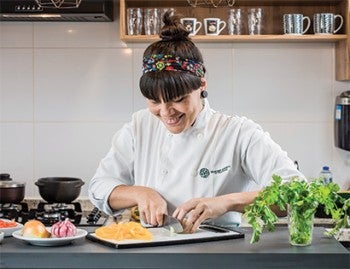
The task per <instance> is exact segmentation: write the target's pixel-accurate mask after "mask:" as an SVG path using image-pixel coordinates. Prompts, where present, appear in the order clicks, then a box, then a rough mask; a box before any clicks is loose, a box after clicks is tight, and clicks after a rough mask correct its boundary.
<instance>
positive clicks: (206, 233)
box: [87, 225, 244, 248]
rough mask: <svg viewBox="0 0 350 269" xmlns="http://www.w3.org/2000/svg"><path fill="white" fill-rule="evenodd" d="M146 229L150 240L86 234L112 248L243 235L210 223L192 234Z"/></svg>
mask: <svg viewBox="0 0 350 269" xmlns="http://www.w3.org/2000/svg"><path fill="white" fill-rule="evenodd" d="M209 229H210V230H209ZM148 230H149V231H150V232H151V233H152V234H153V239H152V240H151V241H146V240H134V239H127V240H122V241H118V240H107V239H100V238H98V237H97V236H96V234H95V233H90V234H88V235H87V239H89V240H91V241H94V242H98V243H101V244H103V245H106V246H109V247H113V248H135V247H151V246H164V245H176V244H189V243H196V242H207V241H218V240H225V239H235V238H243V237H244V234H243V233H240V232H238V231H234V230H228V229H225V228H221V227H220V228H218V227H216V226H212V225H202V226H201V227H200V228H199V229H198V231H197V232H195V233H192V234H176V233H171V232H170V231H169V230H167V229H165V228H161V227H160V228H149V229H148Z"/></svg>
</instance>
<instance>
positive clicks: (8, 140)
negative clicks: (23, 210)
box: [0, 123, 34, 196]
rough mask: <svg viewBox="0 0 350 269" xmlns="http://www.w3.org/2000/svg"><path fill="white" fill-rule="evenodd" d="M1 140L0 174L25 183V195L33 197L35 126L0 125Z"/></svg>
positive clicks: (28, 124)
mask: <svg viewBox="0 0 350 269" xmlns="http://www.w3.org/2000/svg"><path fill="white" fill-rule="evenodd" d="M0 139H1V140H0V147H1V149H0V160H1V161H0V172H1V173H8V174H10V175H11V178H12V179H13V180H14V181H17V182H21V183H25V184H26V186H25V194H26V195H27V196H31V195H32V194H33V190H34V186H33V184H32V180H33V124H31V123H0Z"/></svg>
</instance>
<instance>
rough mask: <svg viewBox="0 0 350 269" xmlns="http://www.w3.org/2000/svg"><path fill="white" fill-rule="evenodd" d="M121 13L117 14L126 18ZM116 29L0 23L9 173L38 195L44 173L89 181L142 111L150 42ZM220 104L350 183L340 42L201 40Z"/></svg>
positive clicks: (1, 166)
mask: <svg viewBox="0 0 350 269" xmlns="http://www.w3.org/2000/svg"><path fill="white" fill-rule="evenodd" d="M117 12H118V11H117V10H116V14H117ZM116 17H117V18H116V20H115V21H114V22H111V23H77V22H74V23H69V22H56V23H55V22H47V23H46V22H40V23H39V22H36V23H31V22H0V172H2V173H4V172H8V173H10V174H11V175H12V177H13V178H14V180H16V181H21V182H26V184H27V185H26V197H27V198H39V197H40V196H39V193H38V189H37V187H36V186H35V185H34V182H35V181H36V180H37V179H38V178H40V177H47V176H74V177H80V178H82V179H83V180H84V181H86V184H85V185H84V186H83V189H82V194H81V197H86V196H87V185H88V181H89V179H90V178H91V177H92V175H93V174H94V172H95V169H96V167H97V165H98V162H99V160H100V159H101V158H102V157H103V156H104V155H105V153H106V152H107V150H108V149H109V145H110V139H111V137H112V135H113V134H114V132H115V131H117V130H118V129H119V128H120V127H121V126H122V124H123V123H125V122H127V121H129V120H130V116H131V114H132V112H133V111H136V110H138V109H140V108H143V107H145V103H144V100H143V97H142V96H141V94H140V93H139V89H138V79H139V76H140V73H141V72H140V71H141V55H142V52H143V50H144V49H145V48H146V46H147V45H148V44H134V45H132V44H125V43H123V42H121V41H120V39H119V19H118V16H116ZM198 46H199V47H200V48H201V49H202V52H203V54H204V57H205V60H206V66H207V70H208V73H207V79H208V91H209V101H210V103H211V106H212V107H213V108H215V109H216V110H220V111H222V112H225V113H229V114H233V113H234V114H239V115H244V116H247V117H250V118H252V119H254V120H255V121H257V122H258V123H260V124H261V125H262V126H263V127H264V128H265V129H266V130H267V131H268V132H270V134H271V136H272V137H273V138H274V139H275V140H276V141H277V142H278V143H280V144H281V146H282V147H283V148H284V149H285V150H286V151H287V152H288V153H289V155H290V157H291V158H292V159H296V160H298V161H299V164H300V167H301V170H302V171H303V172H304V173H305V175H306V176H307V177H316V176H317V175H318V173H319V171H320V169H321V166H322V165H325V164H327V165H330V166H331V167H332V169H333V172H334V176H335V181H336V182H338V183H340V185H341V186H342V187H343V188H348V187H349V186H350V152H346V151H342V150H339V149H336V148H334V146H333V107H334V100H335V96H336V95H338V94H339V93H340V92H342V91H345V90H350V82H338V81H335V79H334V44H332V43H311V44H307V43H305V44H302V43H297V44H286V43H283V44H282V43H281V44H280V43H269V44H262V43H258V44H216V43H213V44H198Z"/></svg>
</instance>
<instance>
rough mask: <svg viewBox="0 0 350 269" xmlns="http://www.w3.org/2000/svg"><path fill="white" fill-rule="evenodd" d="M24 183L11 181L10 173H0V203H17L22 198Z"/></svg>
mask: <svg viewBox="0 0 350 269" xmlns="http://www.w3.org/2000/svg"><path fill="white" fill-rule="evenodd" d="M24 192H25V184H24V183H20V182H15V181H12V178H11V177H10V174H0V204H8V203H11V204H18V203H20V202H22V200H23V199H24Z"/></svg>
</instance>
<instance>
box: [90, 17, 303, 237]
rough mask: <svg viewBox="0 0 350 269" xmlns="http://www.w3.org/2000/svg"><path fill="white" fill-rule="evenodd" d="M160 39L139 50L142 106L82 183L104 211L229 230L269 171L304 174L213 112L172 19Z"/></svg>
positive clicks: (200, 71)
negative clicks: (144, 106)
mask: <svg viewBox="0 0 350 269" xmlns="http://www.w3.org/2000/svg"><path fill="white" fill-rule="evenodd" d="M163 21H164V24H165V26H164V27H163V28H162V31H161V34H160V37H161V40H160V41H156V42H154V43H153V44H151V45H150V46H149V47H148V48H147V49H146V50H145V52H144V57H143V75H142V77H141V78H140V89H141V92H142V94H143V96H144V97H145V98H146V100H147V107H148V108H147V109H144V110H140V111H138V112H136V113H135V114H134V115H133V116H132V119H131V121H130V122H129V123H127V124H125V125H124V126H123V127H122V128H121V129H120V130H119V131H118V132H117V133H116V134H115V135H114V137H113V139H112V146H111V149H110V150H109V152H108V153H107V155H106V156H105V157H104V158H103V159H102V161H101V162H100V164H99V166H98V168H97V171H96V174H95V175H94V177H93V178H92V180H91V182H90V185H89V197H90V199H91V201H92V203H93V204H94V205H95V206H97V207H98V208H99V209H101V210H102V211H104V212H106V213H107V214H110V215H114V214H117V213H118V212H119V211H120V210H122V209H125V208H130V207H133V206H136V205H137V206H138V208H139V212H140V217H141V219H142V220H143V221H144V222H145V223H148V224H151V225H155V226H158V225H162V222H163V214H171V215H173V216H174V217H176V218H178V219H179V220H180V221H182V223H183V225H184V226H185V230H187V231H189V232H195V231H196V230H197V228H198V227H199V225H200V224H201V223H202V222H209V223H211V224H217V225H222V226H237V225H239V224H240V222H241V213H243V212H244V207H245V206H246V205H248V204H250V203H251V202H252V201H253V200H254V198H255V197H256V195H257V193H258V191H259V190H260V189H261V188H262V187H264V186H266V185H269V183H270V182H271V179H272V175H273V174H277V175H279V176H281V177H282V178H284V179H286V180H288V179H290V178H292V177H295V176H298V177H304V176H303V175H302V174H301V173H300V172H299V171H298V170H297V169H296V167H295V166H294V163H293V161H292V160H291V159H289V158H288V156H287V154H286V152H284V151H283V150H282V149H281V147H280V146H279V145H278V144H276V143H275V142H274V141H273V140H272V139H271V137H270V136H269V134H268V133H266V132H264V131H263V130H262V128H261V127H260V126H259V125H258V124H256V123H254V122H253V121H251V120H249V119H247V118H244V117H239V116H228V115H225V114H222V113H220V112H217V111H215V110H213V109H212V108H211V107H210V105H209V101H208V100H207V96H208V92H207V82H206V79H205V77H204V76H205V72H206V69H205V66H204V63H203V58H202V55H201V53H200V51H199V49H198V48H197V47H196V46H195V44H194V43H193V42H192V41H191V40H190V38H189V37H188V34H189V33H188V31H187V30H186V29H185V28H184V27H183V25H182V24H181V23H180V18H179V17H178V16H177V15H174V14H172V13H170V12H168V13H166V14H165V16H164V18H163Z"/></svg>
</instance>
